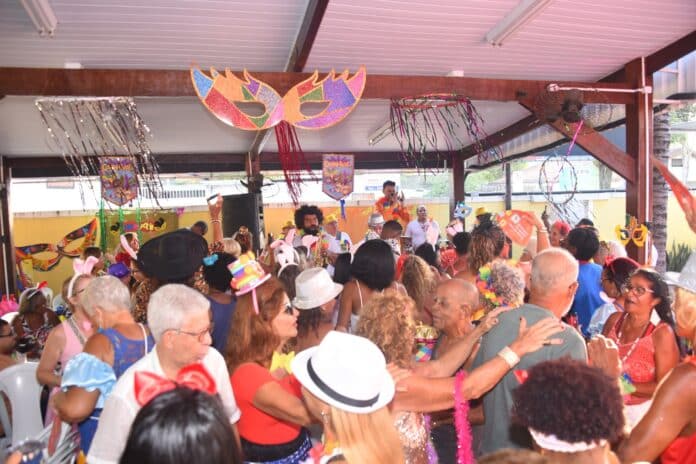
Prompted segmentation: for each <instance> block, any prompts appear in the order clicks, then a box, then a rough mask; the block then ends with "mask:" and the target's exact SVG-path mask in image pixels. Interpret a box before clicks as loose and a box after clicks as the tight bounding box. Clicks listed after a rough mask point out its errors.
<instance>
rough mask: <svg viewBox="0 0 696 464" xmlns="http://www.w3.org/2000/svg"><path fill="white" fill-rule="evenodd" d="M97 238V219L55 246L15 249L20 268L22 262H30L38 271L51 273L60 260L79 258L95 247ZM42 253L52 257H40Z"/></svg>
mask: <svg viewBox="0 0 696 464" xmlns="http://www.w3.org/2000/svg"><path fill="white" fill-rule="evenodd" d="M81 238H83V239H84V240H82V243H80V244H79V245H78V246H72V245H73V244H74V243H75V242H76V241H77V240H79V239H81ZM96 238H97V219H96V218H95V219H92V220H91V221H90V222H88V223H87V224H85V225H84V226H82V227H79V228H77V229H75V230H73V231H72V232H70V233H69V234H67V235H66V236H65V237H63V238H62V239H60V241H59V242H58V243H56V244H55V245H53V244H51V243H39V244H35V245H26V246H18V247H15V259H16V261H17V265H18V266H19V265H20V264H21V262H22V261H25V260H30V261H31V266H32V268H33V269H34V270H36V271H43V272H45V271H50V270H51V269H53V268H54V267H56V266H57V265H58V263H59V262H60V260H61V259H62V258H63V257H64V256H67V257H69V258H78V257H80V255H81V254H82V252H83V251H84V250H85V248H87V247H89V246H92V245H94V242H95V241H96ZM41 253H49V256H50V257H38V256H36V255H38V254H41Z"/></svg>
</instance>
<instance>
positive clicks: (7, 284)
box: [0, 156, 17, 295]
mask: <svg viewBox="0 0 696 464" xmlns="http://www.w3.org/2000/svg"><path fill="white" fill-rule="evenodd" d="M11 180H12V170H11V169H10V167H9V166H7V160H6V159H5V158H4V157H2V156H0V288H1V289H2V293H3V295H4V294H13V293H15V292H16V290H17V285H16V278H15V253H14V245H13V241H12V216H11V215H10V181H11Z"/></svg>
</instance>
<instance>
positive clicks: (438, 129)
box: [389, 94, 501, 169]
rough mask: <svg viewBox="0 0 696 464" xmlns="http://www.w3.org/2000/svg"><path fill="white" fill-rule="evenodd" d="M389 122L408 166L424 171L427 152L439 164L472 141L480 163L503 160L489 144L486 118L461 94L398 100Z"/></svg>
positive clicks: (393, 106)
mask: <svg viewBox="0 0 696 464" xmlns="http://www.w3.org/2000/svg"><path fill="white" fill-rule="evenodd" d="M389 119H390V121H391V131H392V133H393V134H394V136H395V137H396V139H397V140H398V141H399V145H400V146H401V153H402V159H403V161H404V163H405V164H406V165H407V166H408V167H415V168H419V169H420V168H423V167H424V165H425V162H426V161H428V159H427V154H428V153H432V154H434V155H435V156H436V157H437V158H436V160H437V162H438V163H439V162H440V161H441V160H442V159H443V158H445V157H446V155H449V154H451V153H453V152H454V151H456V150H461V149H462V148H463V147H464V146H465V145H467V144H468V142H469V141H471V143H473V144H474V146H475V147H476V151H477V152H478V161H479V163H484V162H488V161H491V160H494V159H500V158H501V153H500V150H499V148H498V147H494V146H491V145H490V144H488V143H487V142H486V137H487V136H488V134H486V131H485V130H484V128H483V127H484V120H483V118H482V117H481V115H480V114H479V112H478V111H477V110H476V107H475V106H474V104H473V103H472V101H471V100H470V99H469V98H467V97H464V96H462V95H456V94H429V95H423V96H419V97H409V98H395V99H392V102H391V107H390V112H389ZM465 135H466V136H468V138H467V137H465Z"/></svg>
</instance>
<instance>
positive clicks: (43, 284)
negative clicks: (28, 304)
mask: <svg viewBox="0 0 696 464" xmlns="http://www.w3.org/2000/svg"><path fill="white" fill-rule="evenodd" d="M46 287H48V282H46V281H45V280H44V281H42V282H40V283H39V285H37V286H36V287H34V288H33V289H31V290H30V291H29V292H28V293H27V300H28V299H30V298H33V297H34V295H36V294H37V293H39V292H40V291H41V290H43V289H44V288H46Z"/></svg>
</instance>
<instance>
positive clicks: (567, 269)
mask: <svg viewBox="0 0 696 464" xmlns="http://www.w3.org/2000/svg"><path fill="white" fill-rule="evenodd" d="M530 280H531V283H530V287H531V289H534V290H536V291H539V292H541V293H544V294H551V293H554V292H555V291H558V290H561V289H563V288H565V287H566V286H568V285H570V284H572V283H573V282H576V281H577V280H578V261H577V260H576V259H575V258H574V257H573V255H571V254H570V253H569V252H568V251H567V250H564V249H563V248H547V249H545V250H543V251H541V252H539V254H537V255H536V257H535V258H534V261H532V274H531V279H530Z"/></svg>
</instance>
